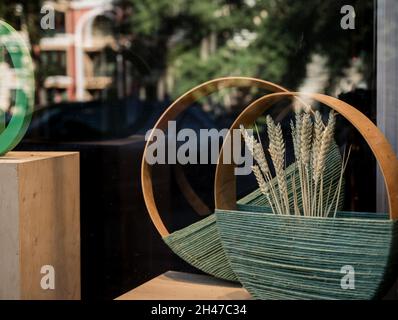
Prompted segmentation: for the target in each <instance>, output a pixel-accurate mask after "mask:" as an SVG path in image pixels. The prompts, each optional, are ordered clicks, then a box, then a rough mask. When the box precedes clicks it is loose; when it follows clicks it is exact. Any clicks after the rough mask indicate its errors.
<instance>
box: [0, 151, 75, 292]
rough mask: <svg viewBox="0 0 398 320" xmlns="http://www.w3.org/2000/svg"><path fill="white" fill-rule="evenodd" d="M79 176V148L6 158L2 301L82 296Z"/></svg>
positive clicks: (1, 199)
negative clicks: (50, 283)
mask: <svg viewBox="0 0 398 320" xmlns="http://www.w3.org/2000/svg"><path fill="white" fill-rule="evenodd" d="M79 175H80V174H79V154H78V153H77V152H9V153H7V155H5V156H3V157H0V299H80V195H79ZM43 266H51V267H53V270H54V277H53V278H52V279H54V280H55V281H54V284H55V287H54V288H51V287H50V288H48V287H46V286H44V287H45V289H43V281H42V280H43V277H44V276H46V275H47V274H48V269H42V268H43ZM41 272H43V273H41Z"/></svg>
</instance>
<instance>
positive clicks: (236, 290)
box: [116, 271, 251, 300]
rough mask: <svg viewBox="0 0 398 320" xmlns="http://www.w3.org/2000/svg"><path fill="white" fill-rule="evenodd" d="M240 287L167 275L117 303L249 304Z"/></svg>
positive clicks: (209, 279)
mask: <svg viewBox="0 0 398 320" xmlns="http://www.w3.org/2000/svg"><path fill="white" fill-rule="evenodd" d="M249 299H251V296H250V294H249V293H248V292H247V291H246V290H245V289H243V288H242V286H241V285H240V284H235V283H232V282H227V281H223V280H220V279H216V278H214V277H211V276H207V275H198V274H190V273H184V272H175V271H168V272H166V273H164V274H162V275H160V276H158V277H156V278H154V279H152V280H150V281H148V282H147V283H144V284H143V285H141V286H139V287H137V288H135V289H133V290H131V291H129V292H127V293H125V294H124V295H122V296H120V297H118V298H117V299H116V300H249Z"/></svg>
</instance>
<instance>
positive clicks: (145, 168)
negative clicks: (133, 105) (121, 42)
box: [141, 77, 288, 237]
mask: <svg viewBox="0 0 398 320" xmlns="http://www.w3.org/2000/svg"><path fill="white" fill-rule="evenodd" d="M232 87H237V88H248V87H256V88H260V89H265V90H268V91H272V92H287V91H288V90H287V89H285V88H283V87H281V86H279V85H276V84H274V83H272V82H268V81H264V80H261V79H256V78H246V77H226V78H218V79H214V80H211V81H208V82H205V83H203V84H201V85H199V86H197V87H195V88H193V89H191V90H190V91H188V92H186V93H185V94H183V95H182V96H181V97H179V98H178V99H177V100H176V101H174V102H173V103H172V104H171V105H170V107H168V108H167V109H166V111H165V112H164V113H163V114H162V116H161V117H160V118H159V120H158V121H157V122H156V124H155V126H154V128H153V130H152V132H151V134H150V136H149V137H148V139H147V143H146V145H145V149H144V155H143V158H142V164H141V183H142V192H143V194H144V200H145V204H146V207H147V209H148V213H149V216H150V217H151V219H152V222H153V224H154V225H155V227H156V229H157V230H158V232H159V234H160V235H161V236H162V237H165V236H167V235H169V231H168V230H167V228H166V226H165V225H164V223H163V221H162V218H161V217H160V214H159V211H158V209H157V206H156V203H155V197H154V194H153V185H152V168H151V166H150V165H149V164H148V163H147V162H146V161H145V159H146V154H147V149H148V146H149V145H150V144H151V142H152V140H153V133H154V130H155V129H160V130H165V129H166V128H167V124H168V121H171V120H174V119H176V118H177V116H178V115H179V114H180V113H181V112H183V111H184V110H185V109H187V108H188V107H189V106H190V105H191V104H192V103H193V102H195V101H197V100H198V99H200V98H202V97H205V96H208V95H210V94H211V93H213V92H216V91H219V90H221V89H224V88H232Z"/></svg>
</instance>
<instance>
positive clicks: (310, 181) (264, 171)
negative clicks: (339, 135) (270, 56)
mask: <svg viewBox="0 0 398 320" xmlns="http://www.w3.org/2000/svg"><path fill="white" fill-rule="evenodd" d="M335 124H336V116H335V114H334V113H333V111H331V112H330V113H329V119H328V122H327V124H324V123H323V121H322V116H321V114H320V113H319V111H316V112H315V113H314V116H313V117H312V116H311V114H310V113H308V112H296V114H295V123H294V122H293V121H292V122H291V124H290V127H291V134H292V139H293V146H294V154H295V158H296V162H295V165H296V167H297V170H296V171H297V173H298V179H299V183H298V185H299V186H300V189H301V190H296V187H295V186H296V184H293V186H294V188H293V193H292V195H291V196H292V197H293V204H294V206H293V207H294V212H290V206H289V193H288V188H287V183H286V172H285V169H286V165H285V162H286V161H285V153H286V150H285V141H284V138H283V133H282V127H281V125H280V123H278V124H275V122H274V120H273V119H272V118H271V117H270V116H267V118H266V126H267V134H268V138H269V146H268V152H269V154H270V156H271V162H272V164H273V166H274V169H275V176H276V179H277V182H278V183H277V188H275V186H274V184H273V183H271V180H272V179H273V177H272V174H271V171H270V169H269V165H268V161H267V158H266V156H265V152H264V149H263V146H262V144H261V142H260V137H259V135H258V140H257V139H256V138H255V137H253V136H251V135H250V134H249V133H248V131H247V130H246V129H245V128H244V127H242V126H241V128H240V129H241V132H242V136H243V138H244V141H245V143H246V145H247V147H248V149H249V150H250V151H251V153H252V155H253V158H254V159H255V161H256V164H255V165H254V166H253V173H254V175H255V177H256V179H257V183H258V185H259V188H260V191H261V192H262V193H263V194H264V195H265V196H266V197H267V200H268V202H269V204H270V206H271V209H272V211H273V212H274V213H275V214H295V215H304V216H317V217H328V216H330V215H331V213H332V212H333V216H335V215H336V212H337V208H338V203H339V200H340V199H339V198H340V193H341V187H342V180H343V174H344V171H345V168H346V166H347V162H348V158H349V154H350V151H351V149H350V150H349V152H348V155H347V157H346V156H345V152H344V156H343V161H342V165H341V168H340V176H339V183H338V188H337V189H336V190H335V192H334V195H333V197H332V201H330V199H329V197H330V196H331V192H332V190H331V187H332V182H331V181H330V182H329V186H326V187H328V188H329V191H328V196H327V199H324V196H323V195H324V187H325V186H324V181H323V176H324V172H325V167H326V159H327V154H328V152H329V151H330V148H331V146H332V144H333V143H334V131H335ZM257 134H258V130H257ZM344 159H345V160H344ZM293 179H294V180H295V179H296V176H295V177H294V178H293ZM295 181H296V180H295ZM326 190H327V189H325V191H326ZM298 192H300V193H301V196H302V205H301V207H299V206H298V199H297V194H298ZM332 210H333V211H332Z"/></svg>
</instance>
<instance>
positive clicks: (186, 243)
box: [163, 145, 344, 281]
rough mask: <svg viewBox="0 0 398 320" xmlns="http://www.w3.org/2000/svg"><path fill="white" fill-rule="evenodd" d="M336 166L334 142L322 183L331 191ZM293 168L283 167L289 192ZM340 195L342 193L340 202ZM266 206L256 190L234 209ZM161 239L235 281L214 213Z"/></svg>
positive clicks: (336, 176) (211, 271) (204, 267)
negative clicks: (330, 186) (330, 183)
mask: <svg viewBox="0 0 398 320" xmlns="http://www.w3.org/2000/svg"><path fill="white" fill-rule="evenodd" d="M340 167H341V155H340V153H339V150H338V148H337V145H334V147H333V148H332V149H331V152H330V153H329V154H328V156H327V159H326V168H325V176H324V183H325V185H327V186H328V185H329V181H331V180H333V186H334V187H333V188H332V190H335V187H336V186H337V181H338V179H339V168H340ZM294 170H295V168H294V165H290V166H289V167H288V168H287V169H286V172H287V179H288V190H289V192H292V181H293V179H292V178H293V173H294ZM272 183H273V184H274V185H275V186H277V180H276V179H275V178H274V179H273V181H272ZM296 183H297V190H299V184H300V183H299V180H298V175H297V176H296ZM325 197H326V196H325ZM343 198H344V197H343V193H342V195H341V204H342V200H343ZM325 199H326V198H325ZM298 200H299V201H298V202H299V205H300V203H301V195H298ZM266 205H267V202H266V199H265V197H264V196H263V195H262V194H261V192H260V191H259V190H256V191H254V192H252V193H251V194H250V195H248V196H247V197H245V198H244V199H242V200H240V201H238V204H237V207H238V210H245V211H246V210H247V211H253V212H255V211H258V212H261V211H264V210H267V207H266ZM163 240H164V242H165V243H166V244H167V245H168V246H169V247H170V249H172V250H173V252H174V253H175V254H177V255H178V256H179V257H181V258H182V259H184V260H185V261H186V262H188V263H189V264H190V265H192V266H194V267H196V268H198V269H199V270H202V271H203V272H205V273H208V274H211V275H213V276H215V277H217V278H221V279H225V280H230V281H238V280H237V277H236V276H235V274H234V272H233V271H232V269H231V267H230V265H229V263H228V259H227V257H226V255H225V253H224V250H223V248H222V245H221V240H220V236H219V234H218V230H217V227H216V218H215V216H214V214H212V215H210V216H208V217H207V218H205V219H202V220H201V221H199V222H196V223H193V224H191V225H189V226H187V227H185V228H183V229H181V230H178V231H175V232H173V233H171V234H170V235H168V236H167V237H164V238H163Z"/></svg>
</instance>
